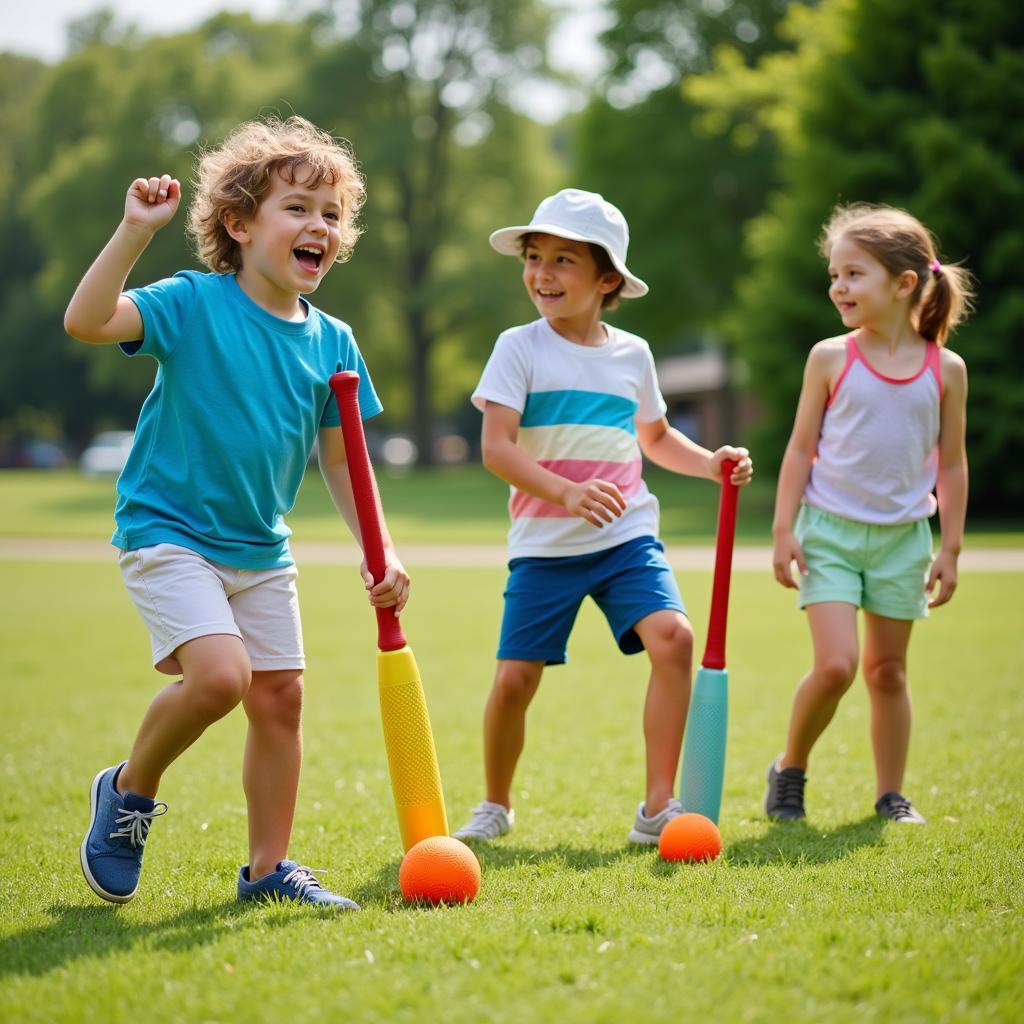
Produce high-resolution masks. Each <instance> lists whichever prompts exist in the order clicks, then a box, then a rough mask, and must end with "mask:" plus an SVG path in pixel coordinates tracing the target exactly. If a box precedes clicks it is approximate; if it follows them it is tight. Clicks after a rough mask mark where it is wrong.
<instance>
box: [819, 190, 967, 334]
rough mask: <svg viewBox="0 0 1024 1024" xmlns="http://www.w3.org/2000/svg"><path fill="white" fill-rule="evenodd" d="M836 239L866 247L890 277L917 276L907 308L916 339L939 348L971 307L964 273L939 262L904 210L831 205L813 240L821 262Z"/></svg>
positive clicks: (929, 238)
mask: <svg viewBox="0 0 1024 1024" xmlns="http://www.w3.org/2000/svg"><path fill="white" fill-rule="evenodd" d="M840 238H849V239H850V240H851V241H853V242H856V244H857V245H859V246H861V248H863V249H866V250H867V251H868V252H869V253H871V255H872V256H874V257H875V259H876V260H878V262H879V263H881V264H882V266H883V267H885V269H886V270H887V271H888V272H889V273H890V274H891V275H892V276H893V277H896V276H897V275H899V274H902V273H903V272H904V271H906V270H912V271H914V273H915V274H917V285H916V287H915V288H914V291H913V294H912V295H911V297H910V308H911V310H916V311H917V331H918V333H919V334H920V335H921V336H922V337H924V338H928V339H929V340H930V341H934V342H935V343H936V344H937V345H943V344H945V342H946V338H947V337H948V336H949V333H950V331H952V330H953V329H954V328H955V327H956V326H957V325H958V324H960V323H962V322H963V321H964V320H965V319H967V315H968V314H969V313H970V312H971V310H972V309H973V307H972V305H971V299H973V298H974V291H973V288H972V283H973V278H972V276H971V273H970V271H968V270H967V269H966V268H964V267H962V266H960V265H959V264H954V263H943V264H939V260H938V246H937V244H936V241H935V238H934V236H933V235H932V233H931V232H930V231H929V230H928V229H927V228H926V227H925V226H924V225H923V224H922V223H921V222H920V221H919V220H918V219H917V218H916V217H914V216H912V215H911V214H909V213H907V212H906V210H899V209H897V208H896V207H893V206H880V205H879V206H876V205H873V204H870V203H853V204H851V205H849V206H837V207H836V208H835V209H834V210H833V211H832V215H831V216H830V217H829V219H828V221H827V222H826V223H825V226H824V227H823V229H822V233H821V239H820V240H819V248H820V251H821V254H822V256H824V257H825V259H828V258H829V254H830V253H831V251H832V247H833V246H834V245H835V244H836V242H838V241H839V239H840ZM936 266H937V267H938V269H935V267H936ZM919 307H920V308H919Z"/></svg>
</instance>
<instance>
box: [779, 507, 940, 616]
mask: <svg viewBox="0 0 1024 1024" xmlns="http://www.w3.org/2000/svg"><path fill="white" fill-rule="evenodd" d="M794 533H795V534H796V539H797V540H798V541H799V542H800V546H801V548H803V552H804V558H805V559H806V560H807V568H808V570H809V572H808V575H807V576H803V577H801V579H800V607H801V608H806V607H807V605H809V604H821V603H822V602H823V601H842V602H844V603H845V604H852V605H856V607H858V608H863V609H865V611H869V612H874V614H875V615H884V616H885V617H886V618H889V619H924V618H927V617H928V597H927V594H926V593H925V589H924V588H925V583H926V582H927V580H928V570H929V569H930V568H931V563H932V532H931V528H930V527H929V526H928V520H927V519H919V520H918V521H917V522H916V523H901V524H899V525H897V526H878V525H876V524H874V523H859V522H856V521H855V520H853V519H846V518H844V517H843V516H837V515H833V514H832V513H831V512H825V511H824V510H823V509H820V508H815V507H814V506H813V505H802V506H801V507H800V513H799V514H798V515H797V518H796V527H795V528H794Z"/></svg>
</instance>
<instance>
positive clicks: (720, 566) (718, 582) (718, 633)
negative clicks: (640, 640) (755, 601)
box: [701, 459, 739, 669]
mask: <svg viewBox="0 0 1024 1024" xmlns="http://www.w3.org/2000/svg"><path fill="white" fill-rule="evenodd" d="M735 468H736V462H735V461H734V460H732V459H726V460H725V462H723V463H722V494H721V497H720V499H719V502H718V531H717V535H716V536H717V539H716V542H715V580H714V585H713V586H712V588H711V613H710V615H709V616H708V639H707V643H706V644H705V647H704V660H703V661H702V662H701V664H702V665H703V666H704V667H705V668H715V669H723V668H725V625H726V619H727V617H728V614H729V579H730V577H731V576H732V547H733V540H734V539H735V537H736V505H737V502H738V499H739V488H738V487H737V486H736V485H735V484H734V483H733V482H732V481H731V480H730V477H731V476H732V472H733V470H734V469H735Z"/></svg>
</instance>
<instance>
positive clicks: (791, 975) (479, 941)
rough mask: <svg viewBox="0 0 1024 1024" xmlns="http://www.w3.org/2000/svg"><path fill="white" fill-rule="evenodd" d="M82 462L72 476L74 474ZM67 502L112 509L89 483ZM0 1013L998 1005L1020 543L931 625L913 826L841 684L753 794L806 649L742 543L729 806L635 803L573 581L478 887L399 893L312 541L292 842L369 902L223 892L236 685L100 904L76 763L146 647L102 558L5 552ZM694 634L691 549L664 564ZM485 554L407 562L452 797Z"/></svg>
mask: <svg viewBox="0 0 1024 1024" xmlns="http://www.w3.org/2000/svg"><path fill="white" fill-rule="evenodd" d="M83 493H84V492H83ZM83 514H85V515H88V516H89V517H96V518H99V517H101V516H102V513H101V512H100V511H99V510H98V509H97V508H93V507H90V508H89V509H88V510H87V511H85V512H83ZM0 574H2V576H3V581H4V585H3V588H2V590H0V638H2V643H0V706H2V708H3V738H4V742H3V755H2V756H3V782H4V784H3V791H2V798H0V799H2V805H0V807H2V810H0V814H2V826H3V839H2V846H0V849H2V858H3V861H2V866H3V877H4V879H5V884H4V886H3V887H2V890H0V1007H3V1009H2V1012H0V1016H2V1019H3V1020H5V1021H6V1020H10V1021H39V1022H54V1021H95V1020H109V1021H112V1022H117V1021H132V1020H144V1021H151V1022H164V1021H166V1022H181V1021H243V1020H245V1021H248V1020H253V1021H274V1022H277V1021H281V1020H286V1021H296V1022H299V1021H303V1022H304V1021H313V1020H327V1021H334V1020H337V1021H399V1022H412V1021H437V1020H444V1021H453V1022H461V1021H481V1020H483V1021H501V1022H504V1021H508V1022H532V1021H545V1022H546V1021H550V1022H556V1021H581V1022H591V1021H596V1022H613V1021H614V1022H618V1021H629V1020H645V1021H668V1022H672V1024H678V1022H680V1021H685V1020H711V1019H713V1020H715V1021H766V1022H769V1021H770V1022H774V1021H779V1020H793V1021H800V1020H815V1021H818V1020H828V1021H851V1022H853V1021H857V1022H859V1021H864V1020H869V1021H870V1020H874V1021H922V1022H924V1021H961V1020H968V1021H1014V1020H1018V1019H1019V1013H1020V1007H1021V1005H1024V981H1022V979H1024V944H1022V941H1021V940H1022V929H1021V910H1022V892H1024V837H1022V836H1024V833H1022V827H1021V819H1022V813H1024V799H1022V787H1021V779H1022V778H1024V748H1022V742H1021V737H1022V735H1024V692H1022V690H1021V687H1020V685H1019V684H1020V677H1021V657H1020V654H1019V644H1018V643H1017V640H1016V638H1015V637H1014V636H1013V634H1012V632H1011V630H1010V629H1009V628H1008V627H1009V618H1008V616H1009V614H1010V610H1011V609H1014V608H1019V607H1020V606H1021V604H1022V602H1024V577H1021V576H1020V575H1009V574H989V575H985V574H972V575H970V576H969V577H966V578H965V579H964V581H963V584H962V587H961V590H960V593H959V594H958V596H957V598H956V601H955V602H954V605H953V606H952V607H950V608H949V609H946V610H944V611H943V612H942V614H941V615H940V614H936V615H935V616H934V617H933V619H932V620H931V621H930V622H928V623H925V624H923V625H921V626H920V627H919V628H918V635H917V636H916V638H915V642H914V645H913V650H912V665H911V671H912V675H913V680H914V694H915V710H916V724H915V735H914V744H913V749H912V756H911V765H910V773H909V778H908V780H907V789H908V791H909V792H910V793H911V794H912V795H913V796H914V798H915V800H916V801H917V803H918V804H919V806H920V807H921V808H922V810H923V811H924V812H925V813H926V814H927V815H928V817H929V818H930V820H931V823H930V824H929V825H928V827H926V828H921V829H913V828H900V827H895V826H888V827H883V826H882V825H881V824H880V823H879V822H878V821H877V820H876V819H875V818H874V817H873V816H872V814H871V803H872V797H873V790H872V785H871V768H870V754H869V750H868V745H867V704H866V699H865V697H864V694H863V692H862V690H861V689H860V688H858V689H857V690H856V691H855V692H854V693H853V694H852V695H851V696H850V697H849V698H848V699H847V701H846V702H844V704H843V706H842V707H841V709H840V711H839V713H838V716H837V719H836V721H835V723H834V725H833V727H832V728H831V729H830V730H829V732H828V733H827V734H826V736H825V738H824V739H823V741H822V743H821V745H820V749H819V751H818V753H817V756H816V759H815V762H814V764H813V766H812V771H811V782H810V789H809V804H810V810H811V819H810V822H809V824H807V825H805V826H796V827H792V826H790V827H783V826H772V825H770V824H769V823H768V822H767V821H765V820H764V819H763V818H762V817H761V814H760V798H761V790H762V773H763V771H764V768H765V765H766V764H767V762H768V760H769V758H770V757H771V756H772V755H773V754H774V753H775V752H777V750H778V749H779V746H780V744H781V742H782V737H783V731H784V728H785V722H786V717H787V713H788V707H789V701H790V696H791V692H792V688H793V685H794V683H795V681H796V679H797V677H798V676H799V674H800V672H801V671H802V670H803V668H804V666H805V662H806V658H807V642H806V637H805V633H804V630H805V627H804V623H803V621H802V617H801V616H800V615H799V613H798V612H796V611H795V610H794V608H793V606H792V600H791V598H790V597H789V596H788V595H787V594H785V593H783V592H782V591H781V590H779V589H778V588H777V587H776V586H775V585H774V584H773V583H772V582H771V580H769V579H767V578H766V575H765V574H753V573H739V574H737V577H736V580H735V583H734V587H733V602H732V613H733V614H732V621H733V625H732V635H731V643H730V675H731V687H732V689H731V699H732V705H731V716H730V747H729V763H728V770H727V782H726V793H725V799H724V806H723V817H722V822H721V824H722V831H723V835H724V838H725V851H724V853H723V855H722V856H721V857H720V858H719V860H718V861H717V862H715V863H713V864H711V865H708V866H700V867H674V866H668V865H665V864H662V863H661V862H660V861H659V860H658V858H657V855H656V853H654V852H652V851H650V850H645V851H639V852H638V851H635V850H633V849H630V848H629V847H628V846H627V844H626V842H625V835H626V832H627V831H628V828H629V826H630V823H631V821H632V816H633V812H634V810H635V806H636V802H637V801H638V800H639V799H640V797H641V795H642V787H643V769H642V741H641V732H640V713H641V706H642V701H643V694H644V684H645V669H644V664H643V660H642V658H624V657H622V656H620V655H618V654H617V653H616V651H615V649H614V646H613V644H612V642H611V640H610V638H609V636H608V635H607V633H606V629H605V626H604V624H603V622H602V621H601V619H600V618H599V616H598V615H597V614H596V613H595V612H594V611H593V609H592V608H586V609H585V610H584V614H583V615H582V617H581V621H580V623H579V626H578V629H577V632H576V634H575V635H574V638H573V643H572V645H571V650H570V664H569V665H568V666H567V667H565V668H560V669H556V670H552V671H551V672H550V673H549V675H548V678H547V679H546V681H545V683H544V685H543V686H542V688H541V691H540V694H539V695H538V697H537V700H536V702H535V705H534V707H533V709H532V711H531V717H530V729H529V737H528V743H527V749H526V754H525V756H524V760H523V762H522V768H521V772H520V774H519V777H518V784H517V800H518V813H519V824H518V827H517V829H516V830H515V831H514V832H513V833H512V834H511V835H510V836H508V837H507V838H506V839H505V840H503V841H501V842H499V843H497V844H495V845H494V846H493V847H492V848H491V849H487V850H484V851H482V852H481V854H480V859H481V862H482V866H483V887H482V890H481V893H480V895H479V897H478V899H477V900H476V901H475V902H474V903H473V904H471V905H469V906H467V907H457V908H448V909H439V910H422V909H413V908H409V907H406V906H404V905H403V903H402V901H401V897H400V895H399V893H398V889H397V881H396V878H397V869H398V864H399V859H400V847H399V842H398V832H397V826H396V823H395V819H394V813H393V809H392V804H391V797H390V791H389V786H388V781H387V775H386V767H385V761H384V753H383V745H382V739H381V735H380V727H379V718H378V712H377V703H376V702H377V697H376V682H375V670H374V654H373V640H374V637H373V633H372V631H371V616H370V614H369V611H368V610H367V609H366V608H365V607H364V605H363V598H362V596H361V588H360V585H359V583H358V581H357V580H356V579H355V574H354V570H353V569H351V568H347V567H325V566H316V565H309V566H304V567H303V568H302V573H301V577H300V586H301V594H302V604H303V614H304V621H305V627H306V640H307V652H308V657H309V668H308V672H307V707H306V761H305V767H304V776H303V786H302V792H301V794H300V811H299V816H298V821H297V824H296V829H295V841H294V852H295V854H296V855H297V856H298V857H300V858H301V860H302V861H303V862H304V863H308V864H311V865H313V866H315V867H325V868H328V869H329V872H330V873H329V874H328V875H327V876H325V881H327V882H329V883H330V884H331V885H333V886H335V887H337V888H338V889H340V890H342V891H344V892H346V893H348V894H350V895H352V896H354V897H355V898H356V899H358V900H359V901H360V902H361V903H362V904H363V907H364V910H363V912H362V913H361V914H359V915H351V916H344V917H341V918H338V919H330V918H323V917H319V916H316V915H310V914H308V913H303V912H302V911H301V910H299V909H298V908H294V907H284V908H277V909H263V910H261V909H248V910H242V909H239V908H238V907H237V906H236V905H235V903H234V902H233V884H234V874H235V871H236V870H237V867H238V864H239V863H240V861H241V860H242V859H243V858H244V855H245V816H244V807H243V797H242V792H241V786H240V781H239V765H240V757H241V745H242V738H243V731H244V730H243V722H242V719H241V716H240V715H238V714H235V715H233V716H231V717H229V718H228V719H227V720H225V721H224V722H222V723H219V724H218V725H217V726H215V727H213V728H212V729H211V730H209V732H208V733H207V735H205V736H204V737H203V738H202V739H201V740H200V741H199V743H198V744H197V745H196V746H195V747H194V748H193V749H192V750H190V751H189V752H188V753H187V754H186V755H185V756H184V757H183V758H182V759H181V760H180V761H179V762H178V763H177V764H176V765H175V766H174V767H173V768H172V770H171V771H170V772H169V773H168V775H167V777H166V779H165V786H164V789H163V791H162V793H161V796H162V798H164V799H166V800H167V802H168V803H169V805H170V812H169V813H168V815H167V816H166V817H164V818H162V819H160V820H159V821H158V822H157V824H156V826H155V827H154V830H153V833H152V839H151V842H150V846H149V849H148V853H147V863H146V871H145V875H144V879H143V887H142V889H141V891H140V894H139V896H138V897H137V898H136V900H135V901H134V902H133V903H132V904H129V905H127V906H124V907H121V908H117V907H112V906H108V905H105V904H102V903H101V902H100V901H98V900H97V899H96V898H95V897H94V896H93V895H92V893H91V892H90V891H89V890H88V888H87V887H86V885H85V882H84V881H83V879H82V877H81V874H80V871H79V868H78V863H77V850H78V844H79V842H80V840H81V834H82V831H83V829H84V827H85V823H86V819H87V815H88V797H87V788H88V785H89V782H90V780H91V779H92V776H93V774H94V773H95V772H96V771H97V770H98V769H99V768H102V767H104V766H106V765H108V764H110V763H112V762H114V761H115V760H116V759H117V758H120V757H123V756H124V755H125V753H126V751H127V749H128V746H129V744H130V742H131V739H132V735H133V733H134V730H135V728H136V725H137V723H138V721H139V718H140V715H141V714H142V711H143V709H144V708H145V707H146V705H147V703H148V701H149V699H150V697H151V695H152V693H153V690H154V688H155V687H156V686H157V685H159V679H158V677H157V676H156V674H155V673H153V672H152V670H151V669H150V668H149V667H148V663H147V654H148V644H147V641H146V638H145V636H144V634H143V630H142V627H141V625H140V624H139V622H138V621H137V618H136V614H135V612H134V610H133V608H132V607H131V605H130V603H129V600H128V598H127V596H126V595H125V594H124V592H123V589H122V586H121V583H120V580H119V578H118V574H117V569H116V565H115V563H114V561H113V559H111V560H110V561H109V562H97V563H72V564H61V563H59V562H21V563H13V562H12V563H7V564H0ZM681 584H682V587H683V590H684V594H685V596H686V599H687V602H688V603H689V605H690V607H691V610H692V612H693V617H694V623H695V627H696V628H697V630H698V633H699V634H701V635H702V634H703V628H704V621H705V615H706V603H707V602H706V595H707V591H708V588H709V576H708V574H706V573H694V574H682V576H681ZM501 586H502V574H501V572H500V571H499V570H497V569H484V568H463V569H458V568H451V569H429V568H427V569H422V570H421V571H420V572H419V573H418V575H417V581H416V588H417V591H416V601H415V603H414V605H413V606H410V609H409V611H408V615H407V617H406V619H405V624H406V629H407V631H408V634H409V636H410V638H411V640H412V642H413V644H414V646H415V649H416V653H417V657H418V659H419V663H420V667H421V670H422V673H423V677H424V681H425V685H426V688H427V694H428V700H429V703H430V709H431V713H432V718H433V726H434V732H435V735H436V739H437V747H438V754H439V758H440V762H441V770H442V775H443V778H444V784H445V792H446V796H447V801H448V808H449V814H450V817H451V818H452V819H453V822H457V821H458V819H461V818H462V817H463V816H464V815H465V814H466V812H467V811H468V810H469V808H470V807H471V806H472V804H473V803H475V802H476V801H477V800H478V799H479V798H480V797H481V795H482V794H481V785H482V783H481V765H480V757H481V742H480V728H479V723H480V714H481V709H482V706H483V701H484V698H485V696H486V693H487V689H488V685H489V678H490V674H491V667H492V659H493V645H494V637H495V632H496V629H497V624H498V618H499V614H500V590H501Z"/></svg>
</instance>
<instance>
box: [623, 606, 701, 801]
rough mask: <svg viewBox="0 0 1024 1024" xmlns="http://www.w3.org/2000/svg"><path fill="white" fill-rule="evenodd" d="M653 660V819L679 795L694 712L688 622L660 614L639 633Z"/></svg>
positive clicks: (649, 720)
mask: <svg viewBox="0 0 1024 1024" xmlns="http://www.w3.org/2000/svg"><path fill="white" fill-rule="evenodd" d="M634 628H635V629H636V632H637V636H639V637H640V640H641V641H642V642H643V645H644V649H645V650H646V651H647V656H648V657H649V658H650V660H651V679H650V682H649V683H648V684H647V700H646V702H645V704H644V738H645V740H646V742H647V795H646V797H645V799H644V813H645V814H646V815H647V816H648V817H653V816H654V815H656V814H658V813H659V812H660V811H662V810H664V808H665V805H666V804H667V803H668V801H669V799H670V797H672V796H674V795H675V783H676V772H677V770H678V768H679V750H680V748H681V747H682V744H683V730H684V728H685V726H686V713H687V711H688V710H689V706H690V679H691V674H692V671H693V630H692V628H691V627H690V623H689V621H688V620H687V618H686V616H685V615H683V614H682V613H681V612H676V611H668V610H665V611H660V612H655V613H654V614H653V615H648V616H647V617H646V618H644V619H641V620H640V622H638V623H637V624H636V626H635V627H634Z"/></svg>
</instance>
